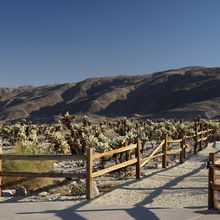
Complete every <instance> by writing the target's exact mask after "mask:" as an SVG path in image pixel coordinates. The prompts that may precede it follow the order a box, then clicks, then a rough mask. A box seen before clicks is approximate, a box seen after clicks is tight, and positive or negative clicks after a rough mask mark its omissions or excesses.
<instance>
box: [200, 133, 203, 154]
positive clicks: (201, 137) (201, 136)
mask: <svg viewBox="0 0 220 220" xmlns="http://www.w3.org/2000/svg"><path fill="white" fill-rule="evenodd" d="M200 132H201V133H200V135H199V139H200V141H199V151H201V150H202V143H203V141H202V137H203V135H202V132H203V130H202V131H200Z"/></svg>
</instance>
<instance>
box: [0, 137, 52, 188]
mask: <svg viewBox="0 0 220 220" xmlns="http://www.w3.org/2000/svg"><path fill="white" fill-rule="evenodd" d="M12 153H13V154H16V155H34V154H36V155H37V154H41V155H42V154H43V155H46V154H49V151H48V150H47V149H42V148H39V147H38V146H36V145H34V144H33V143H32V142H29V141H20V142H17V143H16V148H15V149H14V151H13V152H12ZM52 168H53V161H31V160H5V161H4V162H3V171H5V172H48V171H49V170H51V169H52ZM22 180H23V181H22ZM50 183H52V179H51V178H22V177H3V188H8V187H9V188H15V187H18V186H24V187H25V188H26V189H27V190H35V189H37V188H40V187H44V186H46V185H48V184H50Z"/></svg>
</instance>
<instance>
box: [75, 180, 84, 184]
mask: <svg viewBox="0 0 220 220" xmlns="http://www.w3.org/2000/svg"><path fill="white" fill-rule="evenodd" d="M76 182H77V183H78V184H85V183H86V180H84V179H79V180H77V181H76Z"/></svg>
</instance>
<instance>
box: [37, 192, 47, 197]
mask: <svg viewBox="0 0 220 220" xmlns="http://www.w3.org/2000/svg"><path fill="white" fill-rule="evenodd" d="M38 195H39V196H46V195H48V192H46V191H44V192H41V193H39V194H38Z"/></svg>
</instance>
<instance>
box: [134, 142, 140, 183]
mask: <svg viewBox="0 0 220 220" xmlns="http://www.w3.org/2000/svg"><path fill="white" fill-rule="evenodd" d="M135 157H136V158H137V163H136V179H140V178H141V148H140V140H139V139H137V147H136V148H135Z"/></svg>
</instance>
